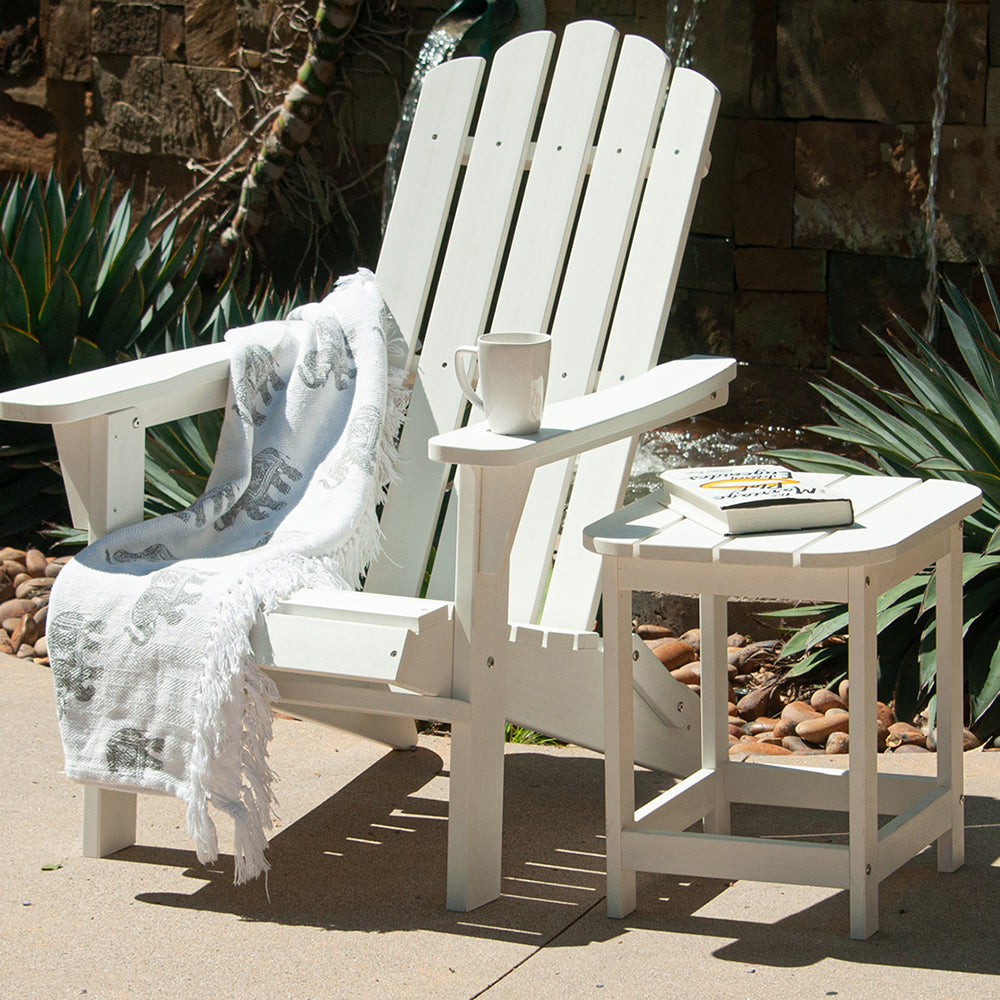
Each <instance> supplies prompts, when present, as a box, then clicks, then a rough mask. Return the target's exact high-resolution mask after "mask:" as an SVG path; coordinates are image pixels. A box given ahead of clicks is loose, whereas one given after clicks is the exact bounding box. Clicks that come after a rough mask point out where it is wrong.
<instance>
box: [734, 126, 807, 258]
mask: <svg viewBox="0 0 1000 1000" xmlns="http://www.w3.org/2000/svg"><path fill="white" fill-rule="evenodd" d="M794 191H795V126H794V125H792V124H790V123H788V122H766V121H741V122H739V123H738V124H737V126H736V157H735V161H734V166H733V236H734V237H735V239H736V243H737V245H739V246H774V247H787V246H791V243H792V222H793V198H794Z"/></svg>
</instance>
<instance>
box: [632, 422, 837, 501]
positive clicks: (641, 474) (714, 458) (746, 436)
mask: <svg viewBox="0 0 1000 1000" xmlns="http://www.w3.org/2000/svg"><path fill="white" fill-rule="evenodd" d="M815 447H823V443H822V439H820V438H819V437H818V436H817V435H815V434H810V432H809V431H806V430H803V429H801V428H794V427H782V426H779V425H775V424H735V423H725V422H723V421H720V420H717V419H715V418H713V417H708V416H704V417H695V418H693V419H691V420H686V421H684V422H683V423H680V424H676V425H674V426H672V427H665V428H660V429H658V430H655V431H650V432H649V433H648V434H643V435H642V437H641V438H640V439H639V447H638V449H637V451H636V455H635V460H634V461H633V463H632V474H631V476H630V478H629V483H628V489H627V493H626V498H625V500H626V503H630V502H631V501H632V500H635V499H638V498H639V497H641V496H645V494H647V493H649V492H650V491H651V490H653V489H655V488H656V487H657V486H659V482H660V481H659V474H660V473H661V472H663V471H664V470H665V469H678V468H683V467H686V466H696V465H745V464H749V463H752V462H758V461H768V459H764V458H761V453H762V452H765V451H770V450H771V449H776V448H815Z"/></svg>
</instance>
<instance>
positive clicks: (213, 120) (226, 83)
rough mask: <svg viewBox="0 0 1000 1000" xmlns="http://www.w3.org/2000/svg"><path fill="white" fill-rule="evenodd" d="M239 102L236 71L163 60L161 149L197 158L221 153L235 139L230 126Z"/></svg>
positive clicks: (223, 152) (237, 112)
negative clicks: (184, 64) (164, 61)
mask: <svg viewBox="0 0 1000 1000" xmlns="http://www.w3.org/2000/svg"><path fill="white" fill-rule="evenodd" d="M219 94H222V95H223V97H224V98H225V100H223V99H222V98H220V96H219ZM243 103H244V101H243V84H242V81H241V78H240V73H239V70H235V69H212V68H210V67H207V66H182V65H179V64H177V63H165V64H164V65H163V102H162V109H161V110H162V120H163V145H162V152H163V153H165V154H168V155H170V154H172V155H175V156H193V157H195V158H197V159H201V160H215V159H218V158H219V157H220V156H224V155H225V154H226V153H228V152H229V151H230V150H231V149H232V148H233V147H234V145H235V144H236V142H237V141H238V140H239V134H238V133H237V132H236V130H234V129H233V128H232V126H233V125H234V123H235V117H236V115H238V114H239V113H240V112H241V110H242V107H243ZM227 132H228V133H231V134H230V135H228V136H227Z"/></svg>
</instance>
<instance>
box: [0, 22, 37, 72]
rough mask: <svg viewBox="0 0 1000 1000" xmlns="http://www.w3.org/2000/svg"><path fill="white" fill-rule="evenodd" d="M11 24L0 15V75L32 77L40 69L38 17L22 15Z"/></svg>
mask: <svg viewBox="0 0 1000 1000" xmlns="http://www.w3.org/2000/svg"><path fill="white" fill-rule="evenodd" d="M22 16H23V17H24V20H22V21H18V20H16V17H17V15H16V14H15V23H13V24H11V23H10V21H9V20H7V19H6V18H2V17H0V76H11V77H20V78H24V77H34V76H37V75H38V73H39V72H40V71H41V67H42V46H41V41H40V39H39V37H38V18H36V17H28V16H27V15H22Z"/></svg>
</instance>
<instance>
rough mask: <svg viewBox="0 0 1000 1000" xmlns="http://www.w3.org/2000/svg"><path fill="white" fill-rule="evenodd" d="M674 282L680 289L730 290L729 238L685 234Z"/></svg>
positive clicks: (731, 255)
mask: <svg viewBox="0 0 1000 1000" xmlns="http://www.w3.org/2000/svg"><path fill="white" fill-rule="evenodd" d="M677 283H678V285H679V286H680V287H681V288H694V289H699V290H700V291H704V292H726V293H730V292H732V291H733V243H732V240H724V239H717V238H714V237H709V236H697V235H692V236H690V237H688V241H687V246H686V247H685V248H684V257H683V259H682V261H681V270H680V274H679V276H678V279H677Z"/></svg>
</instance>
